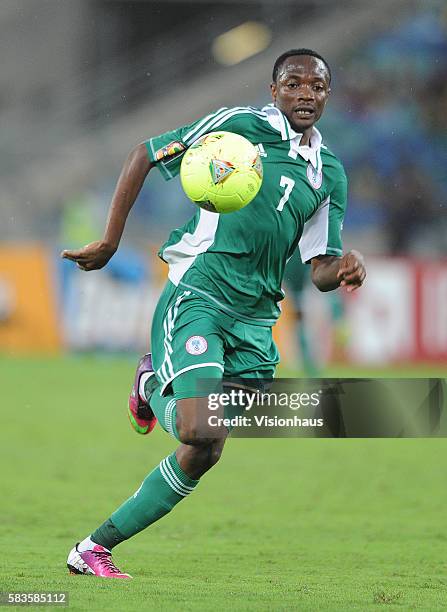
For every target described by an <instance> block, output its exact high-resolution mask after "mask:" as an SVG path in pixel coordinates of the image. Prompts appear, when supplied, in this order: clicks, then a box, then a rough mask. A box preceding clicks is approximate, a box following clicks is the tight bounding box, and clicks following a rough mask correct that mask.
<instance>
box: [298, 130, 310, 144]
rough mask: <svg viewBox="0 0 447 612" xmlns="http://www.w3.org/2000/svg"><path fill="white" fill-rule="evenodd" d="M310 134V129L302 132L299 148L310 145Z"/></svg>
mask: <svg viewBox="0 0 447 612" xmlns="http://www.w3.org/2000/svg"><path fill="white" fill-rule="evenodd" d="M311 134H312V128H308V129H307V130H304V132H303V134H302V136H301V140H300V147H308V146H309V145H310V135H311Z"/></svg>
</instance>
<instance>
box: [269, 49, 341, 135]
mask: <svg viewBox="0 0 447 612" xmlns="http://www.w3.org/2000/svg"><path fill="white" fill-rule="evenodd" d="M270 87H271V91H272V98H273V101H274V103H275V106H277V107H278V108H279V109H280V110H281V111H282V112H283V113H284V114H285V115H286V117H287V119H288V120H289V122H290V125H291V126H292V128H293V129H294V130H295V131H296V132H300V133H302V132H304V131H305V130H308V129H309V128H311V127H312V126H313V125H314V123H316V122H317V121H318V119H319V118H320V117H321V115H322V114H323V110H324V107H325V104H326V102H327V99H328V96H329V93H330V91H331V90H330V87H329V73H328V71H327V68H326V66H325V64H324V62H322V61H321V60H320V59H318V58H317V57H313V56H312V55H292V56H291V57H288V58H287V59H286V60H284V63H283V64H282V66H280V68H279V72H278V76H277V79H276V83H272V84H271V86H270Z"/></svg>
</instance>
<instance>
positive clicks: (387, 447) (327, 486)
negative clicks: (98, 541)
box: [0, 357, 447, 612]
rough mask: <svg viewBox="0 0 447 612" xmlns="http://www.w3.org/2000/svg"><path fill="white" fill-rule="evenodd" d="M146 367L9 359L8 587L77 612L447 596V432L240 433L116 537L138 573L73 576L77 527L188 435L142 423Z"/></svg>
mask: <svg viewBox="0 0 447 612" xmlns="http://www.w3.org/2000/svg"><path fill="white" fill-rule="evenodd" d="M133 371H134V362H133V360H125V359H102V360H95V359H94V358H85V357H84V358H81V357H80V358H66V359H59V360H56V359H55V360H52V359H37V358H36V359H21V360H19V359H9V358H6V357H4V358H0V382H1V412H2V414H1V445H0V452H1V479H0V480H1V494H0V507H1V521H0V530H1V538H0V541H1V544H2V554H1V566H2V567H1V571H0V590H1V591H27V592H30V591H37V592H43V591H68V592H69V600H70V606H69V609H70V610H95V611H97V610H109V609H110V610H120V611H127V610H129V611H134V610H139V609H142V610H167V611H171V610H182V611H187V610H194V611H195V610H204V611H209V610H214V609H217V610H253V611H259V610H269V611H276V610H300V611H301V610H305V611H307V610H308V611H311V612H314V611H316V610H340V611H346V610H361V611H365V610H380V609H386V610H412V609H415V610H424V611H427V610H442V609H446V607H447V562H446V544H447V531H446V520H445V517H446V507H447V487H446V474H445V456H446V451H447V440H445V439H428V440H427V439H411V440H346V439H344V440H330V439H320V440H318V439H301V440H299V439H284V440H278V439H276V440H265V439H264V440H243V439H234V440H230V441H229V443H228V445H227V448H226V450H225V452H224V456H223V459H222V462H221V463H220V464H219V465H217V466H216V468H214V469H213V470H212V471H211V472H210V473H209V474H208V475H206V476H205V477H204V478H203V481H202V483H201V484H200V486H199V488H198V489H197V491H196V492H195V493H194V494H193V495H192V496H191V497H190V498H189V499H188V500H186V501H184V502H182V503H181V504H179V506H178V507H177V508H176V509H175V510H174V511H173V512H172V513H171V514H170V515H168V516H167V517H165V518H164V519H162V520H161V521H160V522H159V523H157V524H155V525H154V526H152V527H151V528H149V529H148V530H147V531H145V532H143V533H142V534H140V535H138V536H137V537H136V538H134V539H133V540H130V541H128V542H125V543H123V544H122V545H120V546H119V547H118V548H117V549H116V552H115V558H116V561H117V563H118V565H119V567H121V568H123V569H124V570H125V571H128V572H130V573H131V574H132V575H133V576H134V580H132V581H105V580H101V579H96V578H92V577H84V576H69V575H68V573H67V570H66V566H65V561H66V556H67V553H68V550H69V549H70V548H71V546H72V545H73V543H74V542H75V541H76V539H80V538H83V537H85V536H86V535H87V534H88V533H90V532H91V531H92V530H93V529H94V528H95V527H96V526H97V525H98V524H99V523H100V522H102V521H103V520H104V519H105V518H106V517H107V516H109V514H110V513H111V511H112V510H114V509H115V507H116V506H117V505H118V504H120V503H121V501H123V500H124V499H125V498H126V497H128V496H129V494H131V493H133V492H134V491H135V490H136V489H137V487H138V486H139V484H140V482H141V480H142V479H143V477H144V476H145V475H146V474H147V473H148V472H149V471H150V470H151V469H152V467H153V466H154V465H155V464H157V463H158V462H159V461H160V459H162V458H163V457H165V456H166V455H167V454H168V453H169V452H171V450H172V449H173V448H174V446H175V445H174V441H173V440H172V439H171V438H170V437H169V436H168V435H167V434H165V433H164V432H162V431H160V430H159V428H158V430H157V431H155V432H154V433H153V434H152V435H150V436H148V437H143V436H141V437H139V436H137V435H136V434H134V433H133V432H132V430H131V429H130V427H129V425H128V423H127V418H126V411H125V408H126V400H127V394H128V391H129V386H130V384H131V381H132V376H133ZM289 374H290V373H289ZM351 374H352V373H351ZM362 374H364V373H362ZM400 374H402V372H397V373H396V376H398V375H400ZM404 374H405V372H404ZM433 375H436V373H434V374H433ZM28 609H30V608H28ZM32 609H39V610H43V609H54V608H45V607H44V608H43V607H39V608H32Z"/></svg>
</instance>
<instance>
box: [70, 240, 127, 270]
mask: <svg viewBox="0 0 447 612" xmlns="http://www.w3.org/2000/svg"><path fill="white" fill-rule="evenodd" d="M115 251H116V248H115V247H113V246H111V245H110V244H108V243H106V242H104V241H103V240H97V241H96V242H91V243H90V244H87V245H86V246H85V247H83V248H82V249H79V250H77V251H69V250H65V251H62V253H61V257H62V258H63V259H70V260H71V261H74V262H75V263H76V265H77V266H78V268H80V269H81V270H84V271H86V272H88V271H90V270H100V269H101V268H103V267H104V266H105V265H106V264H107V262H108V261H109V259H110V258H111V257H112V256H113V254H114V253H115Z"/></svg>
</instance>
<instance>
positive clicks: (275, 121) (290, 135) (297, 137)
mask: <svg viewBox="0 0 447 612" xmlns="http://www.w3.org/2000/svg"><path fill="white" fill-rule="evenodd" d="M262 110H263V111H264V113H265V114H266V115H267V120H268V122H269V124H270V125H271V126H272V128H273V129H274V130H277V131H278V132H280V133H281V140H290V153H289V155H290V156H291V157H294V158H295V159H296V157H297V155H300V156H301V157H302V158H303V159H305V160H306V161H310V163H311V164H312V166H313V167H314V168H315V169H316V170H321V165H322V163H321V155H320V149H321V144H322V141H323V138H322V136H321V134H320V132H319V131H318V130H317V128H316V127H315V126H314V127H312V132H311V135H310V141H309V145H300V142H301V138H302V136H303V135H302V134H299V133H298V132H295V130H294V129H293V128H292V126H291V125H290V123H289V120H288V119H287V117H286V116H285V115H284V113H282V112H281V111H280V110H279V108H277V107H276V106H274V105H273V103H271V104H267V105H266V106H264V108H263V109H262Z"/></svg>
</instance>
